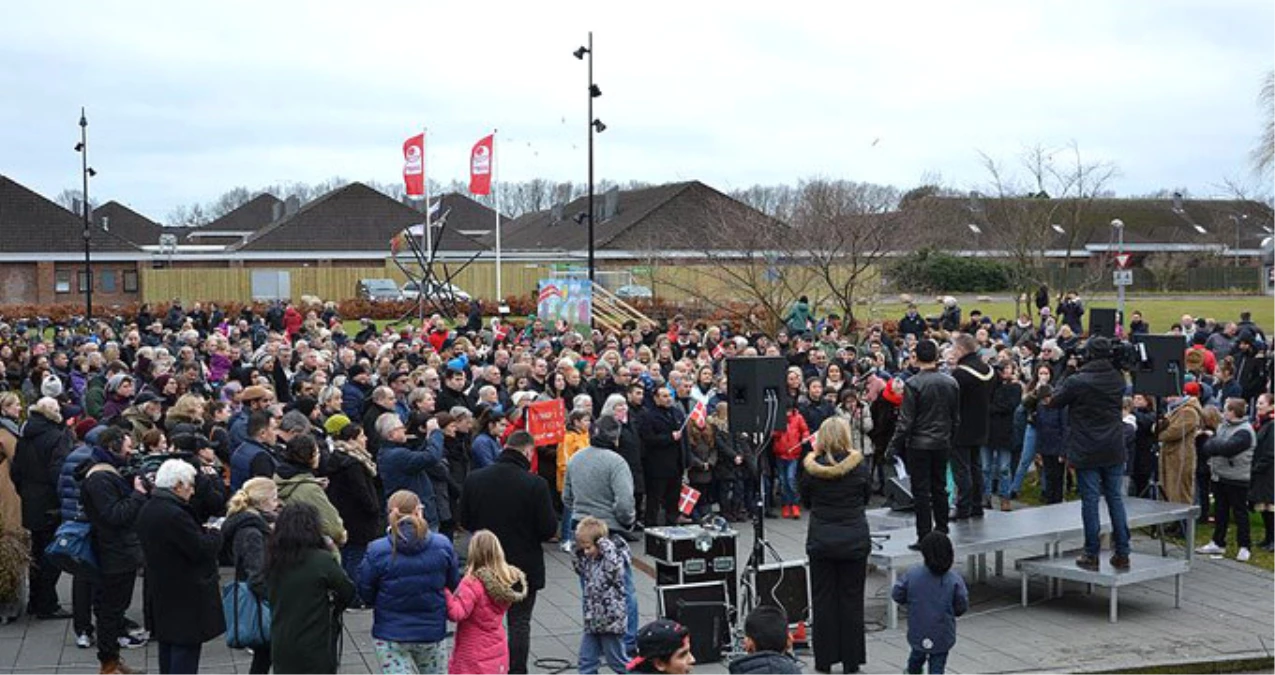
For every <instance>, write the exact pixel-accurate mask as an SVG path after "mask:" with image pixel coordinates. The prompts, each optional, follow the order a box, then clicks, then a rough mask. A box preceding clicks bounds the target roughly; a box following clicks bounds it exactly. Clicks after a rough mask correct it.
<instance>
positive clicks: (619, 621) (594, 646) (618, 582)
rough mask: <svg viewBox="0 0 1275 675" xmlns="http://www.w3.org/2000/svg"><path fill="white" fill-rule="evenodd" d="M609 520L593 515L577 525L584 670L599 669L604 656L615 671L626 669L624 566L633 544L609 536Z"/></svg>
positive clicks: (574, 562) (576, 560)
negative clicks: (605, 520) (630, 545)
mask: <svg viewBox="0 0 1275 675" xmlns="http://www.w3.org/2000/svg"><path fill="white" fill-rule="evenodd" d="M608 534H609V533H608V531H607V524H606V523H604V522H602V521H601V520H599V519H597V518H594V517H593V516H589V517H586V518H584V519H583V520H581V521H580V524H579V525H577V526H576V534H575V538H576V548H575V557H574V558H572V560H571V566H572V567H573V568H574V569H575V572H576V574H578V575H580V585H581V588H582V594H583V598H584V634H583V635H582V636H581V637H580V672H581V673H596V672H598V664H599V660H600V658H601V657H606V660H607V665H608V666H610V667H611V670H612V672H616V673H623V672H625V657H624V629H625V625H626V623H627V619H628V613H627V611H626V606H625V592H624V570H625V568H627V567H628V565H629V558H630V553H629V547H628V545H627V544H625V543H624V541H623V540H621V539H614V540H613V539H611V538H610V537H609V536H607V535H608Z"/></svg>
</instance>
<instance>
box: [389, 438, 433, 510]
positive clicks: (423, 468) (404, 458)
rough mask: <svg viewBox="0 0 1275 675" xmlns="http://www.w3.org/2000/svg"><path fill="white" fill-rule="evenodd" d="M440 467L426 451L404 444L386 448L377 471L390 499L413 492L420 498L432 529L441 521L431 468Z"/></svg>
mask: <svg viewBox="0 0 1275 675" xmlns="http://www.w3.org/2000/svg"><path fill="white" fill-rule="evenodd" d="M437 465H438V459H437V458H435V457H434V456H433V455H431V454H430V453H429V452H428V451H426V450H425V449H420V450H413V449H411V448H405V447H403V446H401V445H389V444H386V445H382V446H381V450H380V453H379V454H378V455H377V458H376V467H377V472H378V473H380V474H381V488H382V490H383V493H384V495H385V497H386V499H388V498H389V497H390V495H392V494H394V493H395V492H397V491H399V490H411V491H412V492H413V493H415V494H416V496H417V497H419V498H420V500H421V508H422V510H424V512H425V520H426V521H428V522H429V524H430V527H431V528H437V527H438V524H439V520H438V505H437V504H435V502H434V484H433V482H432V481H430V478H429V469H430V467H432V466H437Z"/></svg>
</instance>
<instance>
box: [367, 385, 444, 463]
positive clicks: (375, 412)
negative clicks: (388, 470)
mask: <svg viewBox="0 0 1275 675" xmlns="http://www.w3.org/2000/svg"><path fill="white" fill-rule="evenodd" d="M439 410H442V408H440V409H439ZM385 413H393V414H395V415H397V414H398V411H397V410H394V409H393V408H383V407H381V406H380V405H378V404H376V403H374V402H373V401H372V400H371V399H368V401H367V407H366V408H364V409H363V433H364V434H365V435H366V436H367V452H368V454H369V455H372V458H373V459H376V458H378V457H380V453H381V443H382V441H381V435H380V434H379V433H377V432H376V420H378V419H380V418H381V415H384V414H385Z"/></svg>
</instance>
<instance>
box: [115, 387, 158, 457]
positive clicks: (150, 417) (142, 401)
mask: <svg viewBox="0 0 1275 675" xmlns="http://www.w3.org/2000/svg"><path fill="white" fill-rule="evenodd" d="M163 414H164V404H163V399H161V398H160V397H159V396H158V395H156V394H155V393H153V392H150V391H143V392H142V393H140V394H138V395H137V398H135V399H133V405H131V406H129V407H128V409H127V410H125V411H124V412H123V413H121V414H120V422H119V426H121V427H123V428H125V429H127V430H128V432H129V435H130V436H132V437H133V445H135V446H136V447H139V448H140V447H141V445H142V437H143V436H145V435H146V432H148V431H150V430H151V429H158V428H159V420H160V418H161V417H162V416H163Z"/></svg>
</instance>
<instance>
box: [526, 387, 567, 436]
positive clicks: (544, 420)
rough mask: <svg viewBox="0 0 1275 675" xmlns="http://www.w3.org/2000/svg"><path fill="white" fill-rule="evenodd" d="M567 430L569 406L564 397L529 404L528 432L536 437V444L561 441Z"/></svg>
mask: <svg viewBox="0 0 1275 675" xmlns="http://www.w3.org/2000/svg"><path fill="white" fill-rule="evenodd" d="M566 431H567V407H566V405H565V404H564V403H563V402H562V399H560V398H555V399H553V400H551V401H537V402H535V403H532V404H531V405H529V406H527V433H530V434H531V436H532V438H534V439H536V445H555V444H557V443H561V442H562V437H563V436H564V435H566Z"/></svg>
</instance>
